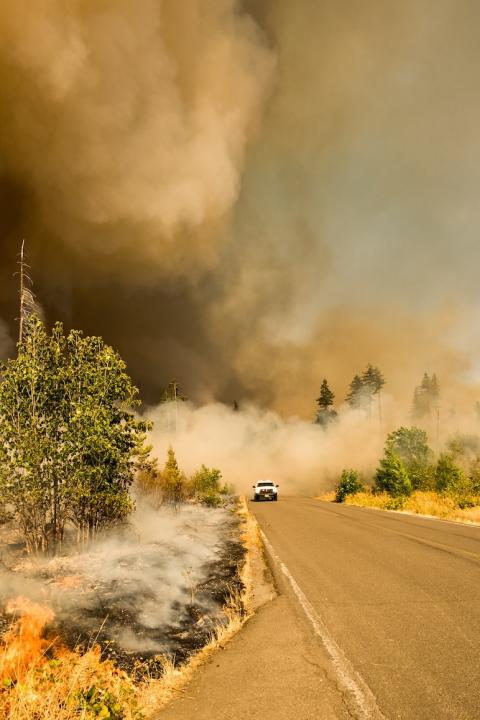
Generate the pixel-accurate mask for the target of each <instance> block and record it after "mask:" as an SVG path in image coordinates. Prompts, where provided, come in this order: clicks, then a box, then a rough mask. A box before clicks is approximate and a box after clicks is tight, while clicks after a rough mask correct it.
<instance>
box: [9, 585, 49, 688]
mask: <svg viewBox="0 0 480 720" xmlns="http://www.w3.org/2000/svg"><path fill="white" fill-rule="evenodd" d="M6 612H7V613H9V614H11V615H14V616H15V618H17V619H16V620H15V621H14V623H13V625H12V627H11V628H10V629H9V630H8V631H7V632H6V633H5V635H4V636H3V638H2V640H1V644H0V681H5V680H17V681H18V680H20V679H21V678H22V677H23V676H24V675H25V673H26V672H27V671H28V670H29V669H30V668H31V667H32V664H35V663H36V662H38V661H39V660H41V659H42V658H43V654H44V652H45V650H46V648H47V647H48V645H49V641H48V640H47V639H45V637H44V636H43V632H44V630H45V627H46V625H47V624H48V623H49V622H51V621H52V620H53V618H54V613H53V611H52V610H51V609H50V608H49V607H46V606H45V605H38V604H37V603H34V602H32V601H30V600H28V599H27V598H23V597H18V598H15V599H14V600H10V601H9V602H8V604H7V606H6Z"/></svg>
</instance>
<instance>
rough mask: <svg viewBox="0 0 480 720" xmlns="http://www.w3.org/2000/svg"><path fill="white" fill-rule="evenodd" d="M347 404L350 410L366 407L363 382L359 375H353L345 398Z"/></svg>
mask: <svg viewBox="0 0 480 720" xmlns="http://www.w3.org/2000/svg"><path fill="white" fill-rule="evenodd" d="M346 401H347V403H348V404H349V405H350V407H351V408H355V409H357V408H364V407H365V406H366V393H365V387H364V384H363V380H362V378H361V377H360V375H355V377H354V378H353V380H352V382H351V383H350V388H349V392H348V395H347V397H346Z"/></svg>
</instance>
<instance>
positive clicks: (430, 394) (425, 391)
mask: <svg viewBox="0 0 480 720" xmlns="http://www.w3.org/2000/svg"><path fill="white" fill-rule="evenodd" d="M439 403H440V388H439V384H438V379H437V376H436V374H435V373H434V374H433V375H432V377H429V375H428V373H424V375H423V378H422V381H421V383H420V385H418V386H417V387H416V388H415V391H414V393H413V403H412V412H411V414H412V418H413V419H414V420H422V419H423V418H425V417H431V416H432V414H433V413H434V412H436V413H437V418H438V411H439Z"/></svg>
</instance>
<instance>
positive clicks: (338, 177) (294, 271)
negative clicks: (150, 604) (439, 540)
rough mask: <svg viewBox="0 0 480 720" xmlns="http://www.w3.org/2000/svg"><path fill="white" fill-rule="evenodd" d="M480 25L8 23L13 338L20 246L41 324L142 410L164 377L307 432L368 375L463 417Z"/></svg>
mask: <svg viewBox="0 0 480 720" xmlns="http://www.w3.org/2000/svg"><path fill="white" fill-rule="evenodd" d="M479 14H480V9H479V8H478V7H477V5H476V4H475V3H473V2H471V0H457V1H456V2H454V0H441V2H438V3H436V4H435V8H434V9H433V10H432V7H431V6H428V7H427V6H426V5H425V6H424V5H422V4H421V3H420V4H419V3H418V2H416V1H415V0H406V2H403V3H400V4H397V5H395V6H393V5H392V4H389V3H384V2H382V1H381V0H368V1H367V2H360V0H358V1H357V0H354V1H353V2H343V1H342V2H338V0H326V2H322V3H318V2H316V1H315V0H301V1H300V2H291V1H290V0H249V1H246V2H245V3H241V2H235V0H146V1H145V2H143V3H142V4H141V9H140V7H139V4H138V3H135V2H134V1H133V0H115V1H114V0H76V1H75V2H71V3H68V4H66V3H63V2H61V1H60V0H48V1H47V0H33V1H32V2H26V1H23V2H19V1H18V0H15V1H14V0H5V1H4V2H3V3H2V9H1V11H0V210H1V215H0V217H1V220H0V221H1V223H2V232H1V233H0V237H1V245H0V253H1V257H2V277H1V278H0V279H1V280H3V282H2V283H0V314H1V315H2V316H3V317H4V318H6V319H7V318H8V319H11V318H13V317H15V288H14V285H13V283H12V281H11V280H9V278H10V276H11V273H12V271H13V263H14V255H15V252H16V250H17V247H18V243H19V239H20V237H21V236H22V235H24V234H26V235H27V240H28V243H29V248H30V252H31V256H32V264H33V266H34V276H35V278H36V280H37V294H38V295H39V297H40V300H41V301H42V304H43V305H44V306H45V309H46V312H47V316H48V317H50V318H54V317H61V318H62V319H64V320H65V321H66V322H67V324H71V325H75V326H77V327H82V328H83V329H84V330H85V331H87V332H95V333H101V334H103V335H105V336H106V338H107V339H108V340H109V341H110V342H112V343H113V344H115V345H116V346H117V347H118V348H119V350H120V351H121V352H122V354H123V355H125V357H126V359H127V360H128V362H129V364H130V367H131V370H132V372H133V374H134V376H135V378H136V380H137V381H138V382H139V383H140V385H141V388H142V391H143V394H144V396H145V397H146V398H147V399H148V400H150V401H152V402H153V401H155V400H157V399H158V397H159V394H160V391H161V388H162V387H163V386H165V384H166V383H167V381H168V380H169V378H170V377H171V376H173V375H175V376H177V377H178V378H179V380H180V381H181V382H182V384H183V386H184V388H185V390H186V392H187V394H188V395H189V396H190V397H192V398H193V399H195V400H197V401H206V400H210V399H221V400H227V401H232V400H233V399H238V400H242V399H243V398H250V399H254V400H256V401H259V402H260V403H263V404H268V405H270V406H272V407H274V408H276V409H278V410H280V411H282V412H284V413H287V414H288V413H292V412H294V413H301V414H303V415H305V416H309V415H310V414H311V412H312V411H313V400H314V398H315V397H316V396H317V393H318V386H319V383H320V381H321V379H322V377H323V376H325V375H326V376H328V377H329V378H330V379H331V382H332V385H333V386H334V390H335V391H336V393H337V396H338V399H340V400H341V399H343V397H344V395H345V392H346V386H347V384H348V382H349V380H350V379H351V377H352V375H353V373H354V372H358V371H359V370H361V369H362V368H363V367H364V366H365V365H366V364H367V363H368V362H372V363H374V364H378V365H379V366H380V367H381V369H382V370H383V372H384V373H385V375H386V378H387V382H388V385H387V388H388V392H390V393H391V394H392V395H393V396H395V397H396V398H397V400H399V402H400V403H401V404H402V405H403V406H404V407H405V408H406V407H407V406H408V404H409V403H410V400H411V395H412V391H413V386H414V385H415V384H416V383H418V382H419V380H420V378H421V375H422V373H423V372H424V371H425V370H428V371H430V372H433V371H436V372H437V373H438V375H439V377H440V382H441V385H442V388H443V390H444V400H443V402H444V403H445V404H453V403H461V404H463V406H464V407H465V409H467V408H468V407H471V405H472V399H473V397H474V393H475V390H474V389H472V391H471V392H470V391H467V390H465V388H466V387H467V386H469V385H470V384H472V382H476V381H477V380H478V367H477V366H476V365H475V359H476V356H477V351H478V350H479V349H480V335H479V333H478V332H475V331H474V328H475V323H476V320H477V315H476V312H475V306H476V300H477V295H478V290H477V279H476V273H477V269H476V260H477V258H478V255H479V253H478V250H477V235H478V232H477V228H478V226H479V225H480V215H479V210H478V202H477V198H476V188H477V187H478V180H479V178H478V175H479V172H480V171H479V169H478V168H480V162H478V160H479V159H478V158H477V154H478V149H477V145H478V144H477V143H476V135H477V128H478V125H479V120H480V118H479V114H480V112H479V111H480V106H479V103H478V101H477V100H476V96H477V77H478V65H479V62H480V49H479V47H478V42H477V38H476V32H475V28H476V27H478V20H479V19H480V18H479V17H478V16H479ZM446 48H448V53H447V52H446ZM12 298H13V299H12ZM448 388H450V390H448Z"/></svg>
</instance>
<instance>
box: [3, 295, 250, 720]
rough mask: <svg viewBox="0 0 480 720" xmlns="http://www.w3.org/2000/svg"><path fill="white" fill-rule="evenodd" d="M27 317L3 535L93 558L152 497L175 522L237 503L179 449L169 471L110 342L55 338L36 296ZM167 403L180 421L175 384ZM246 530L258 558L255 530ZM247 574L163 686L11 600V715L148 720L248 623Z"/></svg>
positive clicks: (167, 662)
mask: <svg viewBox="0 0 480 720" xmlns="http://www.w3.org/2000/svg"><path fill="white" fill-rule="evenodd" d="M28 297H30V295H29V296H28ZM21 318H22V323H21V329H20V339H19V343H18V346H17V356H16V357H15V358H13V359H10V360H8V361H7V362H5V363H3V364H2V365H1V368H0V375H1V382H0V434H1V436H2V443H1V446H0V525H2V527H5V526H8V528H11V531H12V532H14V533H15V535H16V536H18V537H19V539H21V540H23V543H24V547H25V551H26V553H27V554H28V555H30V556H37V559H40V558H41V557H42V556H43V557H48V556H54V555H60V554H61V555H68V554H69V553H70V554H71V553H77V552H78V551H82V552H83V551H85V550H86V549H88V548H89V547H90V546H92V547H93V544H94V543H96V542H97V541H98V540H101V539H102V537H103V536H107V535H109V534H110V533H113V532H115V531H116V530H118V529H122V528H124V527H126V526H127V525H128V521H129V517H130V515H131V514H132V513H133V512H134V511H135V504H136V499H139V498H141V499H142V501H146V502H148V504H149V506H150V505H151V506H153V507H154V508H155V507H156V508H160V507H162V509H164V508H172V509H173V510H177V509H178V508H179V506H180V505H182V504H185V503H190V504H198V505H203V506H207V507H209V508H217V507H219V506H226V505H228V504H231V503H232V490H231V488H229V487H228V486H227V485H226V484H225V483H224V482H223V481H222V475H221V472H220V470H219V469H217V468H207V467H206V466H205V465H202V466H201V467H200V468H199V469H198V470H197V471H196V472H195V473H194V474H193V475H191V476H190V477H189V476H187V475H186V474H185V473H184V472H183V471H182V470H181V469H180V467H179V465H178V462H177V458H176V456H175V451H174V449H173V448H172V447H170V448H169V450H168V455H167V458H166V459H165V463H164V465H163V466H160V463H159V460H158V459H157V458H155V457H152V448H151V446H149V445H148V444H147V442H146V439H147V434H148V431H149V429H150V427H151V424H150V423H149V422H147V421H146V420H144V419H142V418H141V417H140V416H139V415H138V408H139V406H140V401H139V399H138V390H137V388H136V387H135V386H134V384H133V383H132V380H131V379H130V377H129V375H128V373H127V369H126V365H125V363H124V362H123V360H122V359H121V357H120V356H119V355H118V353H116V352H115V351H114V350H113V349H112V348H111V347H109V346H108V345H106V344H105V343H104V341H103V340H102V338H100V337H85V336H83V335H82V333H81V332H79V331H75V330H72V331H70V332H68V333H66V332H65V331H64V329H63V326H62V325H61V324H60V323H56V324H55V325H54V326H53V328H52V329H50V330H49V329H48V328H47V327H46V325H45V324H44V323H43V321H42V320H41V319H40V318H39V316H38V313H37V312H36V308H35V303H34V301H33V297H32V299H31V302H29V303H28V306H27V304H26V303H23V304H22V306H21ZM162 400H163V402H167V403H170V404H171V405H172V409H173V412H172V418H175V404H176V402H177V401H184V400H185V396H184V395H183V394H182V392H181V390H180V388H179V386H178V384H177V383H176V381H172V383H170V385H169V387H168V388H167V391H166V392H165V396H164V397H163V399H162ZM232 509H235V510H236V509H237V508H233V507H232ZM162 511H164V510H162ZM203 512H204V511H203ZM242 523H243V530H242V532H243V534H244V535H245V536H246V539H245V542H246V544H247V547H248V542H249V540H248V537H247V535H248V532H250V531H249V530H248V527H247V526H248V519H247V518H246V517H243V520H242ZM246 528H247V529H246ZM247 530H248V532H247ZM242 567H243V570H242ZM239 570H240V571H241V573H242V577H241V578H240V580H239V581H238V585H239V586H240V587H241V586H242V583H243V587H244V593H243V594H242V593H241V592H240V591H239V590H234V589H232V590H231V591H230V595H229V597H228V599H227V602H226V605H225V606H224V607H223V611H222V615H221V616H220V617H219V619H218V620H215V622H214V624H213V625H212V629H211V634H210V636H209V637H210V639H209V640H208V638H207V646H206V648H205V649H204V650H202V651H200V654H198V653H197V655H193V657H192V659H191V660H190V661H189V662H188V663H187V664H186V665H185V666H184V667H182V668H179V667H177V666H176V665H175V663H174V662H173V660H172V659H171V658H170V657H168V656H167V655H166V656H163V657H159V658H158V662H159V664H160V666H161V672H160V677H159V678H158V677H155V678H154V677H152V676H149V670H148V667H147V666H145V671H143V670H142V668H141V667H139V668H138V669H137V670H138V671H137V670H136V671H135V672H134V673H133V674H131V673H127V672H126V671H124V670H122V669H120V668H119V667H118V665H117V664H116V663H115V662H114V661H112V660H110V659H106V658H105V656H104V655H103V654H102V651H101V649H100V646H99V645H98V643H97V642H96V641H95V639H94V638H93V639H92V641H91V643H90V645H89V646H88V647H85V646H83V645H82V646H79V647H77V648H72V647H71V646H69V647H67V645H66V644H65V642H64V641H63V640H62V637H60V636H59V635H58V634H57V631H56V630H55V617H54V613H53V612H52V610H51V609H50V608H49V607H47V606H43V605H41V604H38V603H35V602H32V601H31V600H29V599H28V598H25V597H13V598H11V599H10V601H9V602H8V604H7V605H6V606H5V607H2V608H0V611H1V615H2V617H1V619H2V624H0V717H2V718H3V717H5V718H9V719H10V720H32V718H37V719H38V720H53V718H55V719H56V720H74V719H76V718H83V719H84V720H89V719H92V720H93V718H110V719H111V720H143V718H147V717H149V716H150V714H151V712H153V711H154V710H158V708H159V707H160V706H161V705H162V704H164V703H165V702H166V701H167V699H168V698H169V697H170V696H171V694H172V692H173V689H174V688H176V687H178V686H179V685H181V683H182V682H183V681H184V678H185V677H186V676H188V673H189V672H190V670H191V668H192V667H194V666H195V664H198V663H199V662H200V660H201V658H202V657H204V655H205V653H208V652H209V651H210V650H211V649H213V648H214V647H216V645H218V644H219V643H221V642H223V641H224V640H226V639H227V638H228V637H229V636H230V635H231V634H233V633H234V632H235V631H236V630H237V629H238V627H240V625H241V624H242V623H243V621H244V618H245V617H246V615H247V613H248V610H247V602H248V597H247V595H248V592H250V590H249V588H248V577H247V574H248V558H247V562H246V563H245V564H244V565H243V566H242V565H241V564H240V565H239ZM5 571H6V572H8V568H7V567H6V566H5ZM188 572H190V570H189V569H187V575H188ZM188 577H190V576H188ZM73 580H75V578H73ZM187 580H188V578H187ZM232 588H233V586H232ZM8 616H10V617H11V623H10V626H9V627H8V628H7V630H6V631H5V618H7V617H8ZM196 619H197V618H196ZM196 619H195V620H196ZM2 628H3V631H2ZM97 631H98V632H100V628H97ZM202 653H203V654H202Z"/></svg>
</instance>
